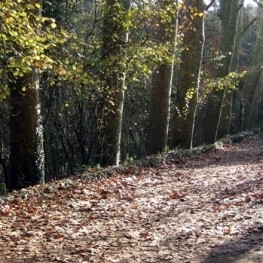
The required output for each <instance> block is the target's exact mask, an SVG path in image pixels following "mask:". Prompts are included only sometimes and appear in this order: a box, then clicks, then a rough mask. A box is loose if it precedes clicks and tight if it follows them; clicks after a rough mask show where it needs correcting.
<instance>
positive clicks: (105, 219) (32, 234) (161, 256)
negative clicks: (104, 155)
mask: <svg viewBox="0 0 263 263" xmlns="http://www.w3.org/2000/svg"><path fill="white" fill-rule="evenodd" d="M0 262H1V263H22V262H27V263H30V262H32V263H33V262H61V263H62V262H72V263H73V262H76V263H77V262H82V263H84V262H90V263H103V262H105V263H111V262H118V263H124V262H127V263H133V262H141V263H142V262H143V263H161V262H169V263H172V262H178V263H179V262H180V263H181V262H182V263H187V262H189V263H223V262H224V263H226V262H231V263H232V262H233V263H234V262H235V263H245V262H246V263H259V262H263V136H262V135H254V136H252V137H248V138H245V139H244V140H243V141H242V142H240V143H238V144H225V145H224V146H223V147H222V149H220V150H216V151H213V152H209V153H202V154H200V155H197V156H194V157H192V158H182V159H180V160H179V161H178V160H170V161H166V162H163V163H162V164H160V165H158V166H156V167H141V168H133V169H127V170H126V171H125V172H124V173H123V174H117V173H116V174H115V175H112V176H110V177H107V178H106V177H105V178H100V179H96V180H91V178H90V177H88V176H85V175H78V176H73V177H71V178H67V179H64V180H60V181H54V182H51V183H49V184H46V185H39V186H35V187H30V188H28V189H22V190H20V191H17V192H13V193H10V194H8V195H7V196H6V197H3V198H1V200H0Z"/></svg>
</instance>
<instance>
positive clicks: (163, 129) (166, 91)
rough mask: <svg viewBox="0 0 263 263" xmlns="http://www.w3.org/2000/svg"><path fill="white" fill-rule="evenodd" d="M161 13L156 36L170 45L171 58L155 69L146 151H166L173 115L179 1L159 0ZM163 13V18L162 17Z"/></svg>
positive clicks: (161, 42)
mask: <svg viewBox="0 0 263 263" xmlns="http://www.w3.org/2000/svg"><path fill="white" fill-rule="evenodd" d="M157 5H158V7H159V9H160V10H161V12H162V15H159V17H158V19H157V29H156V38H157V41H158V42H159V43H160V44H161V45H167V44H168V45H169V46H170V48H169V51H168V52H169V56H170V57H168V61H162V62H160V64H159V65H158V66H157V67H156V69H154V72H153V76H152V92H151V100H150V114H149V124H148V127H147V140H146V152H147V153H148V154H149V155H150V154H156V153H158V152H163V151H164V150H165V148H166V145H167V137H168V125H169V118H170V95H171V88H172V81H173V68H174V66H173V65H174V59H175V57H174V56H175V49H176V42H177V12H178V1H176V3H173V1H170V0H160V1H158V2H157ZM163 17H164V18H163Z"/></svg>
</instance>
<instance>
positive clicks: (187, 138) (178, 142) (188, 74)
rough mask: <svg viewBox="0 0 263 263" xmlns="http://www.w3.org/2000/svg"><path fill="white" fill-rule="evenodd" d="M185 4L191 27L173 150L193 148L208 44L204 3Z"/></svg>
mask: <svg viewBox="0 0 263 263" xmlns="http://www.w3.org/2000/svg"><path fill="white" fill-rule="evenodd" d="M185 5H186V7H187V10H188V13H187V14H188V16H189V17H188V19H189V21H190V22H191V25H190V26H189V29H188V30H187V31H186V32H184V36H183V48H184V50H183V51H182V53H181V63H180V66H179V72H178V84H177V87H176V103H175V106H176V108H175V111H174V112H173V113H172V124H171V126H172V127H173V128H172V134H171V138H172V142H171V144H172V147H175V146H180V147H182V148H191V147H192V144H193V131H194V123H195V112H196V105H197V99H198V90H199V82H200V70H201V62H202V56H203V45H204V3H203V1H202V0H197V1H196V0H186V1H185ZM191 17H194V18H193V19H191Z"/></svg>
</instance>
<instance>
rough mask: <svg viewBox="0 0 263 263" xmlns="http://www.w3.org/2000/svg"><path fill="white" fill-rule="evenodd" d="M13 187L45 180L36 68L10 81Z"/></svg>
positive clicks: (17, 187)
mask: <svg viewBox="0 0 263 263" xmlns="http://www.w3.org/2000/svg"><path fill="white" fill-rule="evenodd" d="M10 145H11V147H10V171H11V173H10V177H9V178H7V186H8V188H9V189H10V190H13V189H20V188H23V187H27V186H30V185H34V184H39V183H44V180H45V176H44V170H45V169H44V151H43V128H42V125H41V115H40V100H39V76H38V73H36V72H35V71H32V72H30V73H27V74H26V75H25V76H24V77H20V78H18V79H16V80H13V81H12V82H10Z"/></svg>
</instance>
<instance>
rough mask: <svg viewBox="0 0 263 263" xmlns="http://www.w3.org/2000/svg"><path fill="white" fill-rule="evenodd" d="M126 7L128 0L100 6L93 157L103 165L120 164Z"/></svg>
mask: <svg viewBox="0 0 263 263" xmlns="http://www.w3.org/2000/svg"><path fill="white" fill-rule="evenodd" d="M130 5H131V2H130V0H106V2H105V7H104V13H103V15H104V21H103V30H102V56H101V59H102V64H101V65H102V74H101V85H102V86H101V89H102V92H101V97H100V99H99V103H98V126H97V127H98V144H97V158H96V160H97V162H98V163H99V164H101V165H103V166H106V165H118V164H119V161H120V141H121V127H122V112H123V103H124V90H125V75H126V52H125V50H126V46H127V44H128V25H129V21H128V13H129V9H130Z"/></svg>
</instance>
